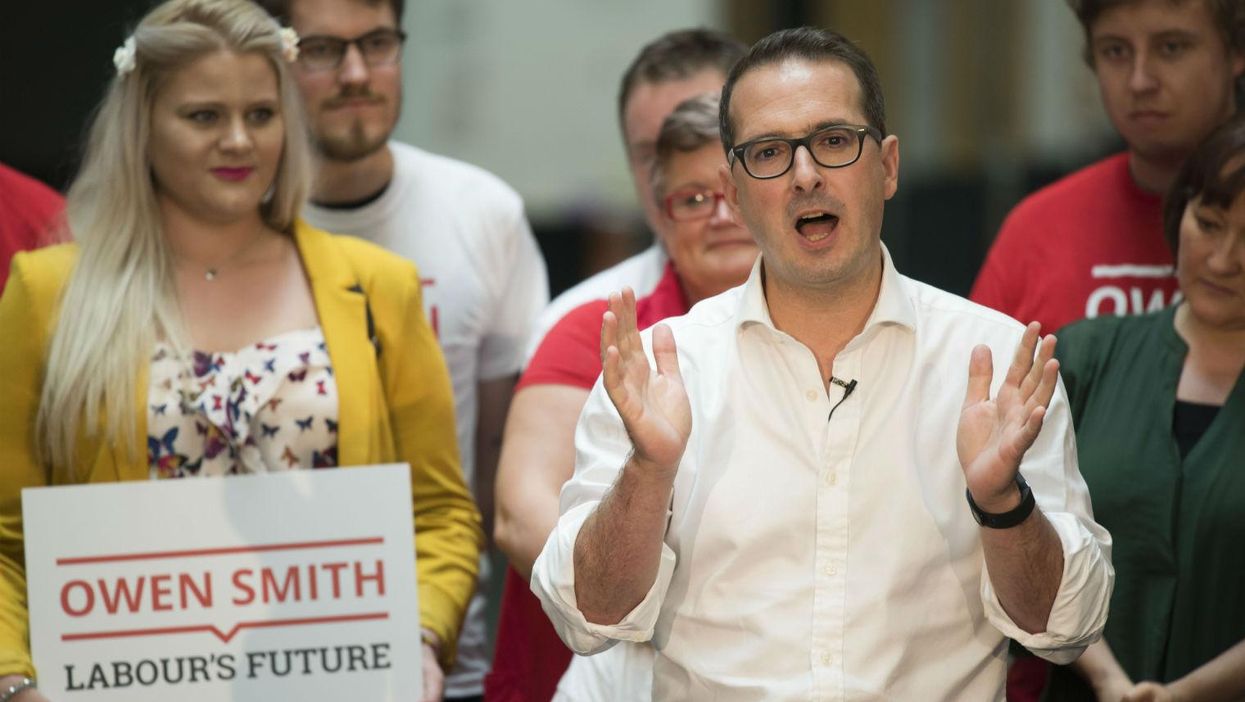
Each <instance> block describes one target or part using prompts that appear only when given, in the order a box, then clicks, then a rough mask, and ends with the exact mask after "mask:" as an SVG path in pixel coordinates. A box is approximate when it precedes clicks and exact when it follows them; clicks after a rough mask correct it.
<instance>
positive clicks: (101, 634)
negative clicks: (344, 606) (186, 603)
mask: <svg viewBox="0 0 1245 702" xmlns="http://www.w3.org/2000/svg"><path fill="white" fill-rule="evenodd" d="M388 618H389V613H388V612H370V613H366V614H339V615H336V616H332V617H307V618H304V619H270V620H267V621H254V622H238V623H237V624H235V625H234V626H233V628H232V629H229V630H228V631H221V630H220V629H217V628H216V627H215V626H213V625H211V624H197V625H194V626H169V627H163V628H156V629H129V630H125V631H96V632H88V633H83V634H61V641H88V640H92V639H120V638H128V637H132V636H169V635H172V634H192V633H199V632H207V633H210V634H213V635H215V636H216V638H218V639H220V640H221V642H222V643H229V640H230V639H232V638H233V637H234V636H235V635H236V634H237V633H238V632H239V631H241V630H243V629H267V628H272V627H281V626H305V625H308V624H337V623H340V622H362V621H371V620H376V619H388Z"/></svg>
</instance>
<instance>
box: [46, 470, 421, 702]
mask: <svg viewBox="0 0 1245 702" xmlns="http://www.w3.org/2000/svg"><path fill="white" fill-rule="evenodd" d="M22 513H23V515H24V518H25V536H26V576H27V588H26V589H27V594H28V599H29V608H30V644H31V650H32V653H33V656H34V662H35V667H36V668H37V669H38V673H39V687H40V689H42V690H43V692H44V694H46V695H47V696H48V697H50V698H52V699H53V700H57V701H58V702H61V701H64V700H129V701H136V702H141V701H143V700H184V701H187V702H191V701H194V700H334V702H339V701H340V700H412V699H418V693H419V691H420V690H421V680H420V676H421V666H420V662H421V644H420V638H419V609H418V605H417V602H416V589H415V549H414V543H413V534H414V530H413V529H414V528H413V525H412V521H411V485H410V473H409V470H408V469H407V467H406V466H405V465H402V466H378V467H373V468H349V469H344V470H315V471H311V470H308V471H290V472H285V473H272V474H267V475H256V476H239V477H229V478H199V479H190V480H161V481H146V482H130V483H110V484H102V485H79V486H71V487H54V488H32V489H27V490H23V491H22Z"/></svg>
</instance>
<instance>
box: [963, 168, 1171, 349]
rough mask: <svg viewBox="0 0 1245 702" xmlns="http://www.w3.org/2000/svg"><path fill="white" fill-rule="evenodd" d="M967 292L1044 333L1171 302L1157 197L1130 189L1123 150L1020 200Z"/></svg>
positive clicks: (1167, 258)
mask: <svg viewBox="0 0 1245 702" xmlns="http://www.w3.org/2000/svg"><path fill="white" fill-rule="evenodd" d="M970 298H971V299H972V300H973V301H974V302H977V303H980V304H983V305H985V306H987V307H992V308H994V309H996V310H999V311H1000V312H1004V313H1006V314H1008V315H1011V316H1012V317H1014V318H1016V319H1018V320H1020V321H1021V322H1025V323H1028V322H1031V321H1033V320H1037V321H1039V322H1041V323H1042V330H1043V331H1044V332H1053V331H1056V330H1057V329H1059V328H1060V327H1063V326H1064V325H1066V324H1069V323H1071V322H1075V321H1078V320H1080V319H1083V318H1087V317H1089V318H1092V317H1098V316H1101V315H1120V316H1122V315H1126V314H1141V313H1144V312H1150V311H1153V310H1158V309H1162V308H1164V307H1167V306H1170V305H1171V304H1173V303H1174V302H1176V301H1178V300H1179V299H1180V298H1179V292H1178V288H1177V284H1176V277H1175V272H1174V269H1173V261H1172V253H1171V250H1170V248H1169V247H1168V246H1167V242H1166V241H1165V240H1164V238H1163V201H1162V197H1161V196H1160V195H1157V194H1154V193H1149V192H1146V191H1144V190H1142V189H1141V188H1139V187H1137V184H1136V183H1135V182H1134V181H1133V178H1132V174H1131V173H1130V172H1129V168H1128V154H1127V153H1122V154H1117V155H1115V156H1111V157H1109V158H1106V159H1103V160H1102V161H1099V162H1097V163H1094V164H1092V165H1090V166H1087V167H1086V168H1083V169H1081V170H1079V171H1077V172H1075V173H1072V174H1071V175H1068V176H1066V177H1064V178H1063V179H1061V180H1059V181H1057V182H1055V183H1052V184H1051V185H1049V186H1047V187H1045V188H1043V189H1041V190H1039V191H1037V192H1036V193H1033V194H1032V195H1030V196H1029V197H1027V198H1025V199H1024V200H1023V201H1021V203H1020V204H1019V205H1017V206H1016V208H1015V209H1013V210H1012V211H1011V214H1009V215H1008V216H1007V219H1006V220H1005V221H1004V222H1003V227H1002V229H1000V230H999V235H998V238H996V239H995V241H994V245H993V246H992V247H991V248H990V253H989V254H988V255H987V256H986V262H985V264H984V265H983V266H982V269H981V272H980V273H979V274H978V276H977V282H976V284H974V285H973V291H972V294H971V295H970Z"/></svg>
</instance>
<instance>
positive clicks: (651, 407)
mask: <svg viewBox="0 0 1245 702" xmlns="http://www.w3.org/2000/svg"><path fill="white" fill-rule="evenodd" d="M653 359H654V360H655V361H656V362H657V368H656V370H654V369H653V368H652V367H650V366H649V363H648V357H647V356H645V355H644V347H643V345H642V344H641V342H640V332H639V329H637V327H636V316H635V293H634V292H632V291H631V289H630V288H624V289H623V291H622V293H621V294H619V293H611V294H610V297H609V311H607V312H606V313H605V316H604V318H603V319H602V323H601V364H602V366H603V367H604V378H603V382H604V385H605V391H606V392H607V393H608V394H609V397H610V401H611V402H613V403H614V407H615V408H617V409H618V414H619V415H621V416H622V420H623V425H624V426H625V427H626V428H627V434H628V435H629V436H630V437H631V443H632V445H633V446H634V447H635V454H634V459H638V460H639V461H640V462H642V463H646V464H650V465H652V466H653V467H655V468H657V469H661V470H667V471H673V470H675V469H676V468H677V467H678V465H679V460H680V459H682V457H683V450H684V449H685V448H686V447H687V438H688V436H689V435H690V434H691V431H692V408H691V405H689V404H688V401H687V392H686V391H685V390H684V388H683V377H682V376H681V375H680V374H679V356H678V352H677V351H676V349H675V345H674V332H672V331H670V327H668V326H666V325H665V324H658V325H657V326H656V327H654V328H653Z"/></svg>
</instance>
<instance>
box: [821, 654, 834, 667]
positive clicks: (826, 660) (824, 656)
mask: <svg viewBox="0 0 1245 702" xmlns="http://www.w3.org/2000/svg"><path fill="white" fill-rule="evenodd" d="M833 660H834V658H832V657H831V656H830V654H829V653H823V654H821V664H822V665H824V666H826V667H827V668H828V667H830V663H831V661H833Z"/></svg>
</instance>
